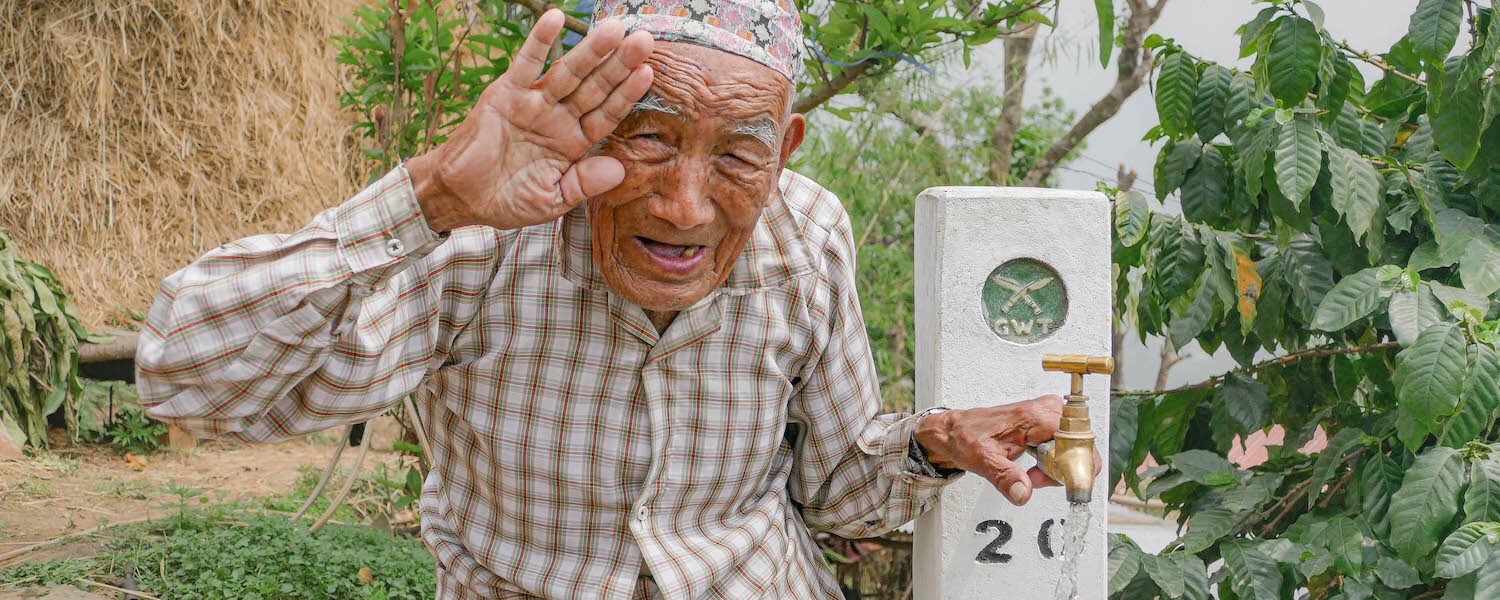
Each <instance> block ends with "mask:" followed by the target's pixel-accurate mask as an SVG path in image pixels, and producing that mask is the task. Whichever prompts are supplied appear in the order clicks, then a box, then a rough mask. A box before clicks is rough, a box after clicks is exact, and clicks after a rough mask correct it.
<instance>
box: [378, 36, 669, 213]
mask: <svg viewBox="0 0 1500 600" xmlns="http://www.w3.org/2000/svg"><path fill="white" fill-rule="evenodd" d="M562 28H563V13H562V11H559V10H555V9H554V10H550V11H547V13H546V14H543V15H542V16H541V18H539V19H537V23H536V26H535V27H533V28H532V30H531V34H530V35H528V36H527V38H526V43H525V44H524V45H522V46H521V50H520V51H519V52H517V53H516V54H515V55H514V56H513V57H512V58H511V64H510V68H509V69H507V70H506V71H505V74H504V75H501V76H500V77H499V78H498V79H496V80H495V81H494V82H493V83H491V84H490V85H489V87H488V88H486V89H485V91H484V93H483V94H481V95H480V97H479V101H478V102H476V103H475V104H474V107H473V108H472V109H470V110H469V114H467V115H465V117H464V121H463V123H460V124H459V126H458V128H457V129H456V130H455V131H454V132H453V135H452V136H450V137H449V139H448V141H447V142H445V143H443V144H442V145H441V146H439V147H437V148H435V149H433V150H432V151H431V152H428V153H426V154H423V155H421V156H418V157H416V158H413V159H411V160H410V161H408V162H407V170H408V171H409V172H410V173H411V177H412V185H413V187H414V188H415V189H416V191H417V199H418V201H419V202H420V203H421V206H422V214H423V216H425V217H426V218H427V223H428V225H429V226H430V227H432V229H434V230H436V231H448V230H451V229H453V228H455V227H460V226H463V225H474V224H483V225H489V226H491V227H495V228H499V229H514V228H518V227H525V226H528V225H535V224H538V223H546V222H549V221H552V220H554V219H557V218H558V217H560V216H562V215H563V214H564V213H566V212H568V211H569V210H572V208H573V207H575V206H577V205H578V204H579V203H580V202H583V200H584V199H586V198H588V197H589V196H594V195H598V194H601V193H603V192H605V191H608V190H609V189H611V188H613V187H615V186H616V185H619V184H620V182H621V181H622V180H624V178H625V169H624V167H623V166H622V165H621V164H620V162H619V161H617V160H615V159H613V158H609V157H605V156H594V157H589V158H584V155H585V154H587V153H588V151H589V149H590V148H592V147H593V146H594V144H595V143H597V142H598V141H599V140H601V139H603V138H604V136H606V135H609V132H611V131H614V129H615V126H616V125H618V124H619V123H620V121H621V120H623V119H624V118H625V117H626V116H627V115H629V114H630V110H631V108H632V107H633V106H634V105H635V102H636V101H637V100H640V98H641V96H643V95H645V93H646V90H647V89H649V88H650V87H651V78H652V72H651V67H650V66H647V65H645V64H643V63H644V62H645V60H646V57H647V56H649V55H650V54H651V50H652V45H653V42H652V39H651V35H650V34H649V33H646V32H642V31H638V32H636V33H633V34H631V35H630V36H629V37H626V36H625V31H624V26H623V25H622V24H620V22H618V21H604V22H601V23H599V25H598V26H597V27H596V28H595V29H594V31H592V32H590V33H589V34H588V35H587V36H585V37H584V38H583V41H582V42H579V44H578V45H577V46H575V47H573V49H572V50H570V51H569V52H568V53H567V55H565V56H563V57H562V59H560V60H558V61H557V62H556V63H554V64H553V65H552V69H551V70H549V71H548V72H547V74H546V76H541V73H542V68H543V67H544V65H545V64H546V59H547V52H548V50H549V49H550V48H551V47H552V43H553V41H555V40H556V39H557V36H558V35H559V34H560V33H561V32H562ZM539 76H540V78H539Z"/></svg>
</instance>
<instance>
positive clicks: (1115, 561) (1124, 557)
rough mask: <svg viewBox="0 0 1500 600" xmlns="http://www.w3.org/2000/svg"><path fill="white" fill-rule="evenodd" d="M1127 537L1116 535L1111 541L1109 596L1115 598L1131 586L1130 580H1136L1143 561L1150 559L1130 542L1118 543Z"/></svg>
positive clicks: (1112, 536) (1111, 537)
mask: <svg viewBox="0 0 1500 600" xmlns="http://www.w3.org/2000/svg"><path fill="white" fill-rule="evenodd" d="M1124 537H1125V536H1123V535H1119V534H1115V535H1111V536H1110V540H1109V595H1110V596H1111V597H1114V595H1115V594H1118V593H1120V591H1121V590H1124V589H1125V586H1127V585H1130V580H1132V579H1135V574H1136V573H1137V572H1139V571H1140V569H1141V561H1142V559H1148V558H1147V555H1145V554H1144V553H1142V552H1141V550H1140V548H1136V547H1135V545H1134V544H1131V543H1129V542H1128V541H1117V538H1124Z"/></svg>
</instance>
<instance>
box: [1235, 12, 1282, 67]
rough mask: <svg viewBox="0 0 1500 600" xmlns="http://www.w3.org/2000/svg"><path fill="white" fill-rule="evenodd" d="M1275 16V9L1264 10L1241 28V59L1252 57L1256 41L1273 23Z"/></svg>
mask: <svg viewBox="0 0 1500 600" xmlns="http://www.w3.org/2000/svg"><path fill="white" fill-rule="evenodd" d="M1274 16H1276V8H1275V7H1270V8H1263V9H1261V11H1260V13H1258V14H1256V15H1255V18H1253V19H1250V22H1248V23H1245V24H1244V25H1242V26H1240V58H1244V57H1246V56H1250V53H1251V51H1252V50H1253V49H1254V48H1255V42H1256V40H1258V39H1260V35H1261V33H1263V32H1265V30H1266V25H1268V24H1270V23H1271V17H1274Z"/></svg>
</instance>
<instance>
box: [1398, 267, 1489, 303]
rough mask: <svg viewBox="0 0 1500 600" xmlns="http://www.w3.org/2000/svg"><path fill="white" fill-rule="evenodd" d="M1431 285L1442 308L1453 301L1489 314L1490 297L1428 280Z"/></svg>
mask: <svg viewBox="0 0 1500 600" xmlns="http://www.w3.org/2000/svg"><path fill="white" fill-rule="evenodd" d="M1413 254H1415V253H1413ZM1428 285H1430V286H1431V287H1432V293H1433V294H1434V295H1436V296H1437V297H1438V302H1440V303H1442V306H1443V308H1450V307H1452V306H1453V304H1454V303H1455V302H1462V303H1463V304H1464V306H1467V307H1469V308H1472V309H1474V310H1477V311H1479V314H1482V315H1483V314H1489V312H1490V299H1489V298H1487V297H1485V296H1482V295H1480V294H1477V293H1475V292H1473V291H1470V290H1466V289H1464V288H1458V287H1451V286H1446V285H1443V284H1441V283H1438V282H1436V281H1433V282H1428Z"/></svg>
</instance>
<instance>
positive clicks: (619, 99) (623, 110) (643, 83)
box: [581, 65, 654, 143]
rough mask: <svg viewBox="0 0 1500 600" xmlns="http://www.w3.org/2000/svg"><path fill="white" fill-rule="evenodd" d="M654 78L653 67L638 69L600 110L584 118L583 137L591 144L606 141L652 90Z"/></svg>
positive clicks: (644, 66) (610, 96) (605, 100)
mask: <svg viewBox="0 0 1500 600" xmlns="http://www.w3.org/2000/svg"><path fill="white" fill-rule="evenodd" d="M652 77H654V73H653V72H652V71H651V65H641V66H639V67H636V68H635V71H633V72H631V74H630V77H628V78H626V79H625V82H624V83H621V84H620V85H619V87H616V88H615V89H614V91H613V92H610V93H609V97H608V98H605V99H604V103H603V104H600V105H599V108H596V109H594V110H593V111H590V112H589V114H586V115H584V116H583V120H582V122H581V125H582V126H583V135H584V137H586V138H588V140H589V143H595V142H598V141H599V140H601V139H604V136H606V135H609V132H611V131H614V130H615V127H616V126H617V125H619V124H620V121H623V120H625V117H627V116H629V115H630V109H631V108H632V107H634V106H635V103H636V101H638V100H640V99H641V96H644V95H646V90H649V89H651V79H652Z"/></svg>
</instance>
